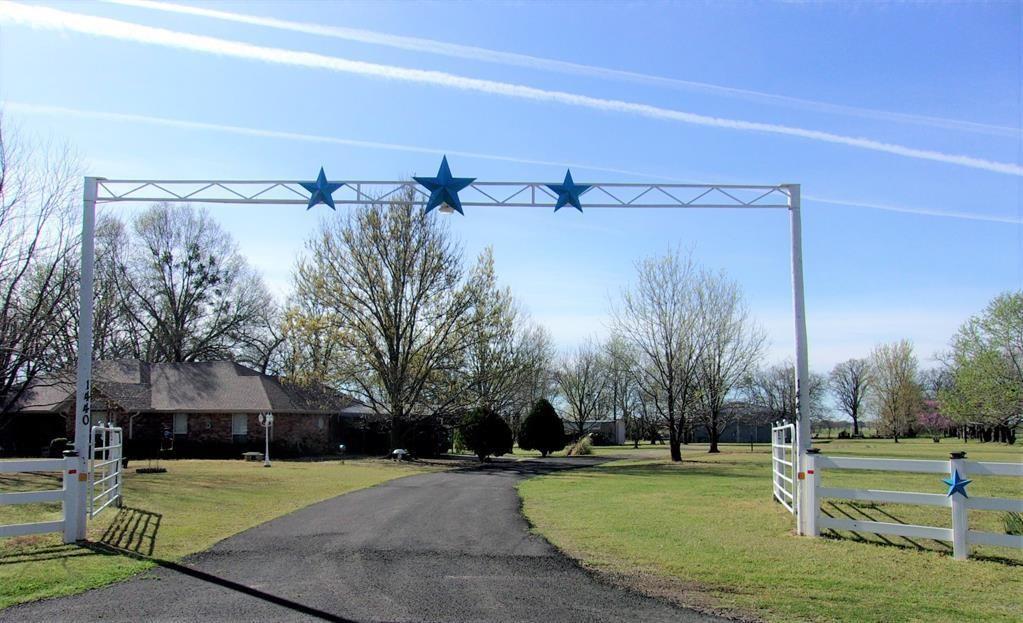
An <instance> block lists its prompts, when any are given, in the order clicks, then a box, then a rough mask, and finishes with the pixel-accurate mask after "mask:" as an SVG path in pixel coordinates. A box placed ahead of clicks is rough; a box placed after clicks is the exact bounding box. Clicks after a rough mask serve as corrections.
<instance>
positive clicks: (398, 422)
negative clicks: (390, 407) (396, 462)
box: [391, 414, 404, 450]
mask: <svg viewBox="0 0 1023 623" xmlns="http://www.w3.org/2000/svg"><path fill="white" fill-rule="evenodd" d="M402 419H403V418H402V417H401V416H400V415H397V414H395V415H392V416H391V449H392V450H395V449H397V448H400V447H401V444H402V441H403V438H404V430H402Z"/></svg>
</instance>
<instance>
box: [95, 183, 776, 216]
mask: <svg viewBox="0 0 1023 623" xmlns="http://www.w3.org/2000/svg"><path fill="white" fill-rule="evenodd" d="M97 186H98V188H97V190H98V193H97V197H96V202H97V203H118V202H121V203H123V202H134V203H154V202H161V201H169V202H180V203H226V204H277V205H290V204H294V205H305V204H306V203H307V198H308V196H309V193H308V192H307V191H306V190H305V189H303V188H302V187H301V186H300V185H299V182H297V181H293V180H105V179H100V180H98V184H97ZM402 196H412V204H413V205H417V206H425V205H426V203H427V199H428V194H426V193H424V192H423V191H422V188H420V187H419V185H418V184H416V183H415V182H411V181H376V180H367V181H352V182H345V183H344V185H343V186H342V187H341V188H339V189H338V190H337V191H335V193H334V203H335V205H367V204H377V205H382V204H387V203H389V202H391V201H394V200H395V199H397V198H398V197H402ZM460 196H461V200H462V205H463V206H466V207H478V208H493V207H509V208H530V207H531V208H551V207H553V206H554V203H555V201H556V199H557V196H556V195H555V194H554V193H552V192H551V191H550V189H549V188H548V187H547V184H545V183H541V182H474V183H473V184H470V185H469V186H468V187H467V188H466V189H465V190H463V191H461V193H460ZM583 206H584V207H585V208H776V209H788V208H789V191H788V188H787V187H786V186H763V185H738V184H628V183H606V184H600V183H597V184H591V186H590V190H589V191H588V192H586V193H585V194H584V195H583Z"/></svg>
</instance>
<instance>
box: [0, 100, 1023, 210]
mask: <svg viewBox="0 0 1023 623" xmlns="http://www.w3.org/2000/svg"><path fill="white" fill-rule="evenodd" d="M3 107H4V108H6V109H8V110H12V111H17V112H20V113H24V114H36V115H50V116H58V117H80V118H85V119H97V120H102V121H117V122H125V123H142V124H149V125H156V126H163V127H171V128H180V129H183V130H200V131H210V132H224V133H227V134H237V135H241V136H254V137H262V138H271V139H279V140H287V141H299V142H307V143H322V144H330V145H345V146H348V147H364V148H369V149H384V150H390V151H400V152H408V153H422V154H432V155H438V156H439V155H443V154H447V155H451V156H459V157H464V158H479V159H482V160H495V161H500V162H514V163H516V164H528V165H540V166H556V167H570V168H573V169H580V170H588V171H599V172H602V173H614V174H617V175H626V176H630V177H638V178H645V179H652V180H657V181H663V182H676V183H687V182H692V180H682V179H678V178H673V177H667V176H663V175H652V174H650V173H644V172H642V171H632V170H629V169H619V168H614V167H605V166H597V165H593V164H586V163H580V162H564V161H555V160H537V159H533V158H516V157H512V156H501V155H495V154H487V153H480V152H472V151H459V150H455V149H443V148H436V147H422V146H418V145H404V144H401V143H388V142H380V141H364V140H358V139H349V138H339V137H333V136H321V135H317V134H304V133H301V132H287V131H281V130H265V129H260V128H249V127H244V126H236V125H226V124H220V123H206V122H201V121H188V120H185V119H172V118H168V117H154V116H149V115H136V114H130V113H114V112H100V111H92V110H81V109H77V108H65V107H63V106H46V105H38V104H29V103H23V102H6V103H4V104H3ZM803 199H804V200H805V201H810V202H818V203H827V204H831V205H838V206H845V207H855V208H860V207H862V208H869V209H872V210H884V211H888V212H900V213H905V214H917V215H922V216H937V217H945V218H955V219H963V220H970V221H986V222H993V223H1009V224H1011V225H1023V219H1014V218H1011V217H1004V216H997V215H993V214H977V213H973V212H961V211H957V212H948V211H942V210H933V209H927V208H914V207H904V206H893V205H888V204H879V203H871V202H863V201H853V200H846V199H832V198H827V197H818V196H814V195H803Z"/></svg>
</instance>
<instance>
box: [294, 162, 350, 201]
mask: <svg viewBox="0 0 1023 623" xmlns="http://www.w3.org/2000/svg"><path fill="white" fill-rule="evenodd" d="M299 185H301V186H302V188H304V189H306V190H308V191H309V192H310V193H312V194H311V195H309V205H308V206H306V210H308V209H309V208H311V207H313V206H314V205H317V204H320V203H325V204H327V205H329V206H330V209H331V210H333V209H335V208H334V197H332V196H331V195H333V194H334V191H335V190H337V189H338V188H341V187H342V186H344V184H343V183H337V182H328V181H327V176H326V175H325V174H324V173H323V167H320V174H319V176H317V178H316V181H315V182H299Z"/></svg>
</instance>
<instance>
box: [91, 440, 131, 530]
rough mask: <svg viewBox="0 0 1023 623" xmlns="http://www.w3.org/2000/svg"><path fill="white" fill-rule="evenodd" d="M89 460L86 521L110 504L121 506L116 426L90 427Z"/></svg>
mask: <svg viewBox="0 0 1023 623" xmlns="http://www.w3.org/2000/svg"><path fill="white" fill-rule="evenodd" d="M92 440H93V444H94V445H93V448H92V460H91V465H90V466H89V517H90V518H91V517H95V516H96V515H98V514H100V513H101V512H103V510H104V509H105V508H106V507H108V506H110V505H111V504H114V505H116V506H120V505H121V458H122V457H123V456H124V453H123V450H124V435H123V431H122V430H121V429H120V428H119V427H117V426H93V427H92Z"/></svg>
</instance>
